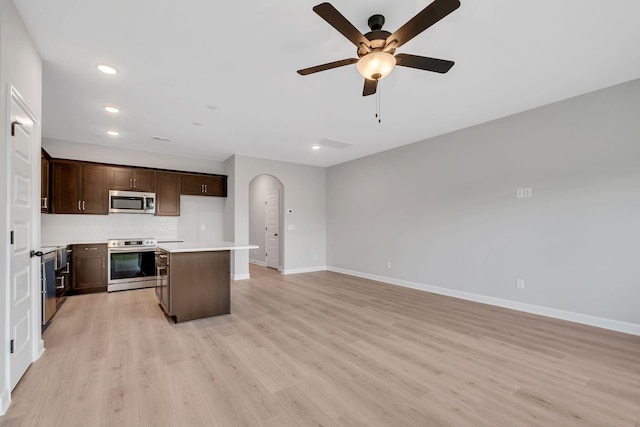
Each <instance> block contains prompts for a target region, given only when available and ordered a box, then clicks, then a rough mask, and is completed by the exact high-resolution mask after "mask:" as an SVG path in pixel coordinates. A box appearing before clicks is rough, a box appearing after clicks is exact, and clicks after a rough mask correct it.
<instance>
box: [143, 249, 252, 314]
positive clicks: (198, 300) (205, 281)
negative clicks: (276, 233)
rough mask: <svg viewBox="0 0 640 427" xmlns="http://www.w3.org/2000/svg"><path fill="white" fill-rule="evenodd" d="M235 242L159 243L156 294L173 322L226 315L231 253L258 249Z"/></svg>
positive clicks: (228, 301)
mask: <svg viewBox="0 0 640 427" xmlns="http://www.w3.org/2000/svg"><path fill="white" fill-rule="evenodd" d="M257 248H258V246H256V245H241V244H237V243H235V242H179V243H159V244H158V246H157V250H156V276H157V279H156V295H157V296H158V299H159V300H160V304H161V306H162V308H163V309H164V311H165V312H166V313H167V314H168V315H169V316H171V317H172V318H173V320H174V321H175V322H184V321H187V320H193V319H200V318H203V317H211V316H219V315H221V314H229V313H230V311H231V275H230V261H231V259H230V252H231V251H236V250H246V249H257Z"/></svg>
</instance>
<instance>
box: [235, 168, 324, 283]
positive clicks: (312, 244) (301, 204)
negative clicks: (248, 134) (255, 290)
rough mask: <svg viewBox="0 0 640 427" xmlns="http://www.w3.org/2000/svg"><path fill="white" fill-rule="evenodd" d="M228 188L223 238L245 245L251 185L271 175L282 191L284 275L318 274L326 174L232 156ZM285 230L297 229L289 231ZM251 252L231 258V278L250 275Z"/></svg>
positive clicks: (321, 262) (322, 261)
mask: <svg viewBox="0 0 640 427" xmlns="http://www.w3.org/2000/svg"><path fill="white" fill-rule="evenodd" d="M225 171H226V173H228V174H229V178H230V181H232V183H231V184H230V186H229V192H231V191H232V190H233V193H232V194H233V196H232V197H230V199H229V200H228V201H227V207H226V208H227V209H226V211H225V222H226V220H227V219H228V218H233V221H234V223H233V227H230V226H229V225H228V224H225V237H227V238H230V239H231V240H233V241H236V242H238V243H248V242H249V184H250V182H251V180H252V179H253V178H255V177H256V176H258V175H263V174H265V175H272V176H274V177H276V178H277V179H278V180H279V181H280V182H282V185H283V186H284V197H283V204H284V209H285V210H289V209H292V210H293V213H292V214H289V213H285V215H284V224H283V225H284V227H283V230H282V231H283V236H282V239H281V242H282V245H283V246H284V254H283V260H284V261H283V272H284V273H285V274H287V273H297V272H302V271H315V270H322V269H324V268H325V265H326V233H325V232H326V169H325V168H320V167H316V166H306V165H300V164H295V163H288V162H280V161H277V160H266V159H257V158H254V157H246V156H239V155H235V156H233V157H232V158H230V159H228V160H227V161H225ZM289 226H293V227H295V229H294V230H290V229H289ZM248 252H249V251H235V252H234V254H233V259H234V265H233V267H232V268H233V270H232V271H233V275H234V277H237V278H243V277H245V278H246V277H247V276H248V274H249V254H248Z"/></svg>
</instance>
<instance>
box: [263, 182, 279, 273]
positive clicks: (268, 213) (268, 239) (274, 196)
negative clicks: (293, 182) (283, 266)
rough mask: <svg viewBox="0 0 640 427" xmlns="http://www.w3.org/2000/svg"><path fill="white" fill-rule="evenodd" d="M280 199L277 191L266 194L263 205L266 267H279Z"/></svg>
mask: <svg viewBox="0 0 640 427" xmlns="http://www.w3.org/2000/svg"><path fill="white" fill-rule="evenodd" d="M279 207H280V197H279V194H278V192H277V191H275V192H273V193H267V195H266V200H265V203H264V223H265V236H264V242H265V247H266V250H267V255H266V258H267V259H266V261H267V267H270V268H276V269H277V268H279V267H280V230H279V229H280V209H279Z"/></svg>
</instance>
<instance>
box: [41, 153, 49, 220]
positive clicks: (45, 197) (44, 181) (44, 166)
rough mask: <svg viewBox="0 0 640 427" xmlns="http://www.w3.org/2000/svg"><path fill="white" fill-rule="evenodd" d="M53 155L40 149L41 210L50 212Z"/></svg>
mask: <svg viewBox="0 0 640 427" xmlns="http://www.w3.org/2000/svg"><path fill="white" fill-rule="evenodd" d="M50 161H51V156H50V155H49V153H47V152H46V151H44V149H42V150H40V212H42V213H48V212H49V199H50V197H49V170H50V167H49V166H50Z"/></svg>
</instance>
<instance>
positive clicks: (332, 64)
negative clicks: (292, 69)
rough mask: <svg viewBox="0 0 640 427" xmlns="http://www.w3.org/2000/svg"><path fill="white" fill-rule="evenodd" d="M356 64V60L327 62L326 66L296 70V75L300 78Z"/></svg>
mask: <svg viewBox="0 0 640 427" xmlns="http://www.w3.org/2000/svg"><path fill="white" fill-rule="evenodd" d="M356 62H358V60H357V59H356V58H349V59H342V60H340V61H334V62H329V63H327V64H322V65H316V66H315V67H309V68H305V69H302V70H298V74H300V75H301V76H306V75H307V74H313V73H317V72H319V71H325V70H330V69H332V68H338V67H344V66H345V65H351V64H355V63H356Z"/></svg>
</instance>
